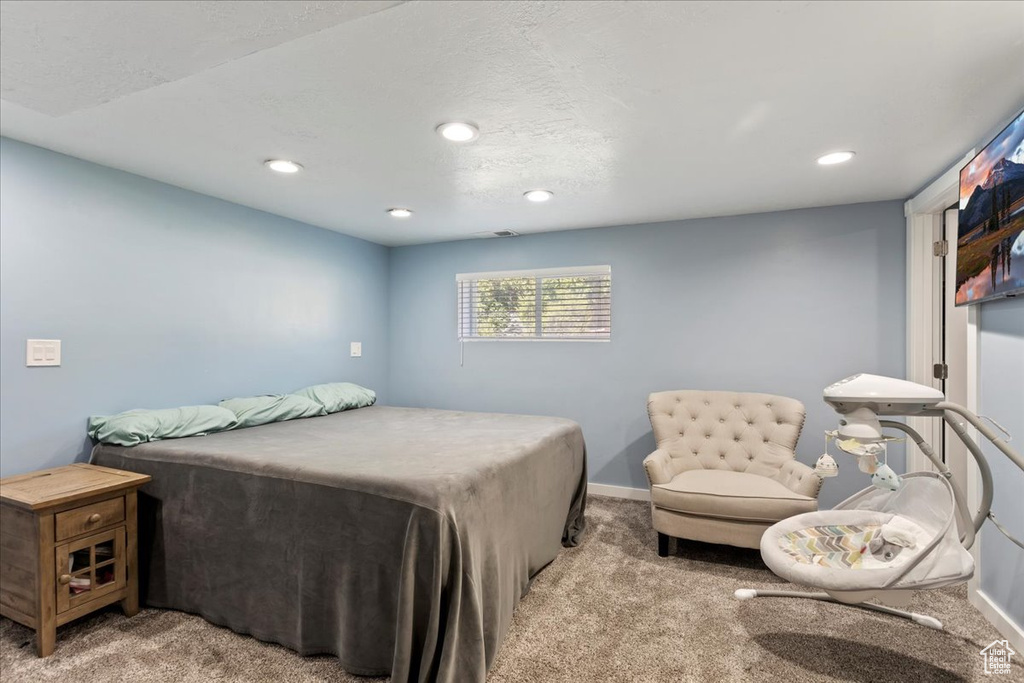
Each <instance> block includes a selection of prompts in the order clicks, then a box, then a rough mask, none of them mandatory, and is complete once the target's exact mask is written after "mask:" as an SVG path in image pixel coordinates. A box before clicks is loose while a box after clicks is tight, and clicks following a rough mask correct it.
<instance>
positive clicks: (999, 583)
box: [978, 298, 1024, 625]
mask: <svg viewBox="0 0 1024 683" xmlns="http://www.w3.org/2000/svg"><path fill="white" fill-rule="evenodd" d="M979 337H980V338H979V340H978V365H979V374H980V377H979V382H978V410H979V411H980V412H981V414H983V415H989V416H991V417H992V418H993V419H995V420H996V421H997V422H999V423H1000V424H1001V425H1003V426H1004V427H1006V429H1007V430H1009V432H1010V433H1011V434H1012V435H1013V436H1014V439H1013V441H1011V442H1010V445H1012V446H1013V447H1014V448H1016V449H1017V451H1018V452H1024V298H1020V299H1003V300H997V301H992V302H989V303H985V304H982V305H981V314H980V334H979ZM983 441H984V440H983ZM983 446H984V451H985V455H986V456H987V458H988V462H989V464H990V465H991V466H992V475H993V478H994V479H995V498H994V500H993V502H992V511H993V512H995V514H996V517H998V518H999V520H1000V521H1001V522H1002V523H1003V525H1004V526H1006V527H1007V528H1008V529H1009V530H1010V532H1011V533H1013V534H1014V535H1015V536H1017V538H1024V472H1021V471H1020V470H1019V469H1017V467H1015V466H1014V465H1013V463H1011V462H1010V461H1009V460H1008V459H1007V458H1006V457H1005V456H1004V455H1003V454H1002V453H1000V452H999V451H997V450H996V449H995V448H994V447H993V446H991V445H990V444H988V443H984V444H983ZM981 567H982V571H981V589H982V590H983V591H984V592H985V593H986V594H987V595H988V596H989V597H990V598H991V599H992V600H993V602H995V603H996V604H997V605H999V606H1000V607H1001V608H1002V609H1003V611H1004V612H1006V613H1007V614H1008V615H1010V617H1012V618H1013V620H1014V621H1016V622H1017V624H1018V625H1024V550H1021V549H1020V548H1018V547H1017V546H1015V545H1014V544H1013V543H1011V542H1010V541H1009V539H1007V538H1005V537H1004V536H1003V535H1002V534H1000V533H999V531H998V530H997V529H996V528H995V527H994V526H993V525H992V524H986V525H985V527H984V528H983V529H982V533H981Z"/></svg>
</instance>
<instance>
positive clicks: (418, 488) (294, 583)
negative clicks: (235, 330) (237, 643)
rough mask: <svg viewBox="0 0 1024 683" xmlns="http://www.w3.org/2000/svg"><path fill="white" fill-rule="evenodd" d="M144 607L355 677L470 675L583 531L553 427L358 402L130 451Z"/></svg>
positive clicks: (576, 483)
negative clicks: (191, 617) (137, 489)
mask: <svg viewBox="0 0 1024 683" xmlns="http://www.w3.org/2000/svg"><path fill="white" fill-rule="evenodd" d="M93 461H94V462H96V463H97V464H100V465H106V466H108V467H116V468H120V469H126V470H132V471H135V472H144V473H146V474H150V475H152V476H153V481H152V482H151V483H149V484H147V485H146V486H145V487H143V489H142V490H141V495H140V502H139V506H140V563H141V565H142V573H141V577H142V581H143V586H144V595H143V599H144V600H145V602H146V604H149V605H152V606H155V607H165V608H171V609H178V610H183V611H186V612H193V613H196V614H200V615H202V616H203V617H205V618H206V619H208V620H209V621H211V622H213V623H216V624H220V625H223V626H227V627H228V628H231V629H232V630H234V631H237V632H239V633H247V634H251V635H253V636H255V637H257V638H259V639H261V640H267V641H272V642H276V643H280V644H282V645H285V646H287V647H289V648H291V649H294V650H296V651H298V652H300V653H302V654H315V653H331V654H335V655H337V656H338V657H339V659H340V661H341V665H342V666H343V667H344V668H345V670H347V671H349V672H351V673H355V674H365V675H387V674H390V675H391V676H392V678H393V680H394V681H435V680H437V681H448V682H452V683H465V682H470V681H483V680H484V679H485V677H486V673H487V669H488V668H489V667H490V665H491V663H492V662H493V660H494V657H495V655H496V653H497V651H498V648H499V647H500V645H501V642H502V639H503V638H504V636H505V633H506V631H507V630H508V627H509V624H510V622H511V620H512V611H513V609H514V608H515V606H516V604H517V603H518V601H519V599H520V598H521V597H522V596H523V595H524V594H525V593H526V591H527V590H528V588H529V585H530V580H531V578H532V577H533V576H534V575H535V574H536V573H537V572H538V571H540V570H541V569H542V568H543V567H544V566H545V565H547V564H548V563H549V562H551V561H552V560H553V559H554V558H555V556H556V555H557V554H558V552H559V549H560V547H561V546H562V545H566V546H571V545H575V544H576V542H577V540H578V539H579V536H580V534H581V533H582V532H583V527H584V501H585V492H586V471H585V470H586V465H585V463H586V457H585V450H584V444H583V435H582V432H581V430H580V428H579V426H578V425H577V424H576V423H574V422H571V421H569V420H563V419H557V418H548V417H531V416H523V415H497V414H485V413H464V412H452V411H441V410H424V409H414V408H392V407H384V406H374V407H370V408H362V409H359V410H353V411H348V412H343V413H336V414H334V415H328V416H324V417H313V418H307V419H301V420H293V421H290V422H280V423H276V424H270V425H263V426H259V427H251V428H248V429H242V430H237V431H232V432H224V433H220V434H212V435H209V436H201V437H191V438H186V439H175V440H168V441H159V442H153V443H147V444H141V445H138V446H133V447H130V448H127V447H121V446H103V445H101V446H98V447H97V448H96V449H94V451H93Z"/></svg>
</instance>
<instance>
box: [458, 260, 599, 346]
mask: <svg viewBox="0 0 1024 683" xmlns="http://www.w3.org/2000/svg"><path fill="white" fill-rule="evenodd" d="M455 281H456V284H457V286H458V294H459V339H460V340H461V341H486V340H501V339H527V340H545V339H547V340H573V339H575V340H583V341H590V340H597V341H600V340H604V341H607V340H609V339H610V338H611V328H612V269H611V266H582V267H578V268H548V269H544V270H516V271H501V272H494V273H463V274H461V275H456V276H455Z"/></svg>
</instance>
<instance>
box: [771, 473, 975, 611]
mask: <svg viewBox="0 0 1024 683" xmlns="http://www.w3.org/2000/svg"><path fill="white" fill-rule="evenodd" d="M956 521H957V506H956V499H955V496H954V493H953V489H952V487H951V486H950V485H949V482H948V481H947V480H946V479H945V478H944V477H942V476H940V475H938V474H935V473H932V472H915V473H913V474H908V475H905V476H904V477H903V484H902V486H900V488H899V490H897V491H889V490H883V489H878V488H875V487H873V486H870V487H868V488H866V489H864V490H863V491H860V492H859V493H857V494H855V495H853V496H852V497H850V498H847V499H846V500H845V501H843V502H842V503H839V505H837V506H836V507H834V508H833V509H831V510H820V511H818V512H808V513H805V514H802V515H797V516H795V517H790V518H789V519H784V520H782V521H781V522H779V523H778V524H775V525H774V526H772V527H770V528H769V529H768V530H767V531H766V532H765V534H764V536H763V537H762V538H761V557H762V558H763V559H764V562H765V564H767V565H768V567H769V568H770V569H771V570H772V571H773V572H775V573H776V574H777V575H778V576H780V577H782V578H784V579H787V580H788V581H791V582H793V583H797V584H802V585H805V586H813V587H815V588H820V589H822V590H824V591H825V592H826V593H828V594H829V595H830V596H832V597H833V598H834V599H836V600H838V601H840V602H845V603H860V602H864V601H865V600H871V599H876V598H877V599H881V600H883V601H884V602H889V603H897V604H899V603H903V602H904V601H903V599H902V598H903V597H904V596H903V594H902V593H901V592H900V591H906V590H920V589H927V588H939V587H941V586H945V585H948V584H953V583H959V582H961V581H966V580H967V579H969V578H970V577H971V576H972V575H973V574H974V558H972V557H971V554H970V553H969V552H968V551H967V550H966V549H965V548H964V546H963V544H962V543H961V541H960V536H959V533H958V530H957V528H958V527H957V523H956ZM890 529H891V530H892V532H890ZM890 533H891V535H890ZM892 540H895V541H896V542H895V543H894V542H891V541H892Z"/></svg>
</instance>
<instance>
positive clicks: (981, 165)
mask: <svg viewBox="0 0 1024 683" xmlns="http://www.w3.org/2000/svg"><path fill="white" fill-rule="evenodd" d="M1018 294H1024V111H1022V112H1021V113H1020V114H1018V115H1017V118H1015V119H1014V120H1013V121H1012V122H1010V125H1008V126H1007V127H1006V128H1004V129H1003V132H1002V133H1000V134H999V135H997V136H996V139H995V140H993V141H992V142H990V143H988V145H987V146H986V147H985V149H983V150H981V152H979V153H978V156H976V157H974V158H973V159H971V162H970V163H969V164H967V165H966V166H964V167H963V169H961V171H960V213H959V224H958V229H957V241H956V305H957V306H962V305H964V304H975V303H978V302H981V301H988V300H989V299H997V298H999V297H1004V296H1017V295H1018Z"/></svg>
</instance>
